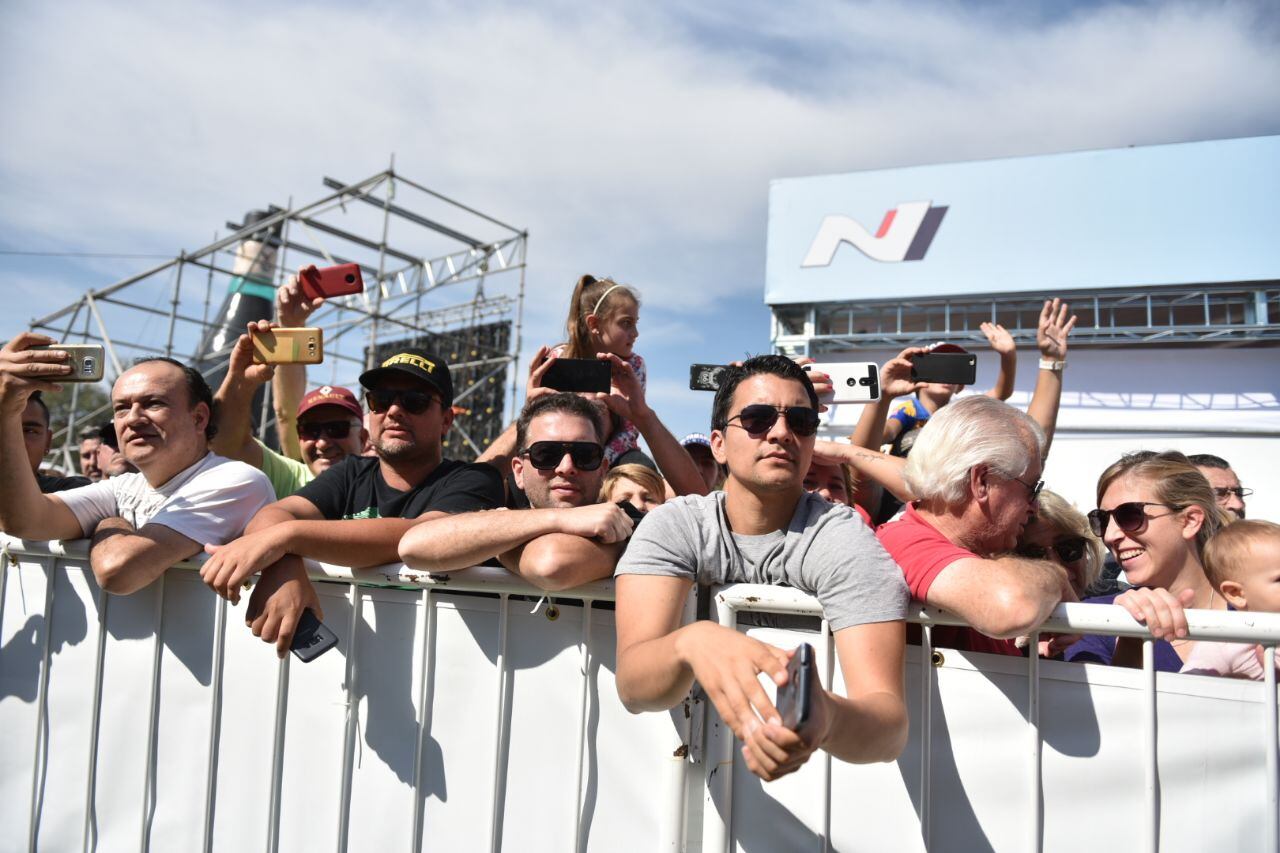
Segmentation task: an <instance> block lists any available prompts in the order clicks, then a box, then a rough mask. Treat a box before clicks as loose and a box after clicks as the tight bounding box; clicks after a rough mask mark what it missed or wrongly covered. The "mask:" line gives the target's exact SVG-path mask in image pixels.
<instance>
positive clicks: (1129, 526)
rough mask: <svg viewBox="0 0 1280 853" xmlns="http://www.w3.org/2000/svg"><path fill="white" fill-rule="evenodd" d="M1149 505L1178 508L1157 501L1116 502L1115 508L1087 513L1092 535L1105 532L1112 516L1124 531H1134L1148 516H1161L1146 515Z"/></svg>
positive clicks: (1140, 526) (1155, 516)
mask: <svg viewBox="0 0 1280 853" xmlns="http://www.w3.org/2000/svg"><path fill="white" fill-rule="evenodd" d="M1149 506H1162V507H1164V508H1165V509H1172V510H1177V509H1179V507H1174V506H1169V505H1168V504H1162V503H1157V502H1156V501H1129V502H1128V503H1122V504H1118V505H1117V506H1116V508H1115V509H1095V510H1092V511H1091V512H1090V513H1089V528H1090V529H1091V530H1092V531H1093V535H1094V536H1101V535H1103V534H1104V533H1105V532H1106V530H1107V525H1108V524H1109V523H1110V522H1111V519H1112V518H1114V519H1115V520H1116V526H1117V527H1119V528H1120V529H1121V530H1123V531H1124V532H1125V533H1136V532H1137V531H1139V530H1141V529H1142V527H1143V526H1144V525H1145V524H1146V523H1147V519H1148V518H1161V516H1158V515H1151V516H1149V515H1147V510H1146V508H1147V507H1149ZM1165 515H1168V513H1165Z"/></svg>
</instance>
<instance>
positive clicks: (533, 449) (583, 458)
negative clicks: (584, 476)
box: [520, 441, 604, 471]
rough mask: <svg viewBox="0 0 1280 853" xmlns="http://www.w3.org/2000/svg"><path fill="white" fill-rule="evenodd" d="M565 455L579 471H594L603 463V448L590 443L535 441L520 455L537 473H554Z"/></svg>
mask: <svg viewBox="0 0 1280 853" xmlns="http://www.w3.org/2000/svg"><path fill="white" fill-rule="evenodd" d="M566 453H567V454H569V457H570V458H571V459H572V460H573V467H574V468H577V469H578V470H579V471H594V470H596V469H597V468H599V467H600V463H602V462H603V461H604V448H603V447H601V446H600V445H598V444H593V443H592V442H590V441H535V442H534V443H533V444H531V445H529V449H528V450H525V451H523V452H522V453H521V454H520V455H521V456H527V457H529V464H530V465H532V466H533V467H534V468H537V469H538V470H539V471H554V470H555V469H556V468H558V467H560V462H561V460H563V459H564V455H565V454H566Z"/></svg>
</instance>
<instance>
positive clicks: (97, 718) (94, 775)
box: [80, 587, 111, 853]
mask: <svg viewBox="0 0 1280 853" xmlns="http://www.w3.org/2000/svg"><path fill="white" fill-rule="evenodd" d="M110 601H111V596H109V595H107V593H106V592H105V591H104V590H103V589H102V588H101V587H99V588H98V647H97V650H96V652H95V657H94V665H93V707H92V708H91V710H90V714H91V717H90V721H89V769H88V772H87V773H86V774H85V786H84V833H83V835H82V842H81V845H80V847H81V850H82V851H83V853H89V851H91V850H93V849H94V848H95V847H97V844H98V838H97V836H98V832H97V820H96V818H97V811H98V806H97V796H98V740H99V737H100V736H101V732H102V672H103V668H104V664H105V663H106V655H107V605H108V602H110Z"/></svg>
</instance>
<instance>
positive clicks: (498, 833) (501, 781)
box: [489, 593, 510, 853]
mask: <svg viewBox="0 0 1280 853" xmlns="http://www.w3.org/2000/svg"><path fill="white" fill-rule="evenodd" d="M500 601H501V605H500V606H501V610H500V612H499V616H498V658H497V670H498V702H497V705H498V719H497V726H496V729H497V731H496V735H495V737H494V744H493V791H492V794H491V797H492V798H491V801H490V806H489V850H490V851H491V853H498V851H499V850H500V849H501V847H502V802H503V792H504V789H505V787H506V780H507V770H506V762H505V758H506V756H505V754H504V753H505V745H506V733H507V732H506V729H507V726H506V714H507V627H508V625H507V623H508V612H509V609H510V608H509V607H508V603H509V601H508V597H507V594H506V593H502V594H501V596H500Z"/></svg>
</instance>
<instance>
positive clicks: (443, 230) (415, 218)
mask: <svg viewBox="0 0 1280 853" xmlns="http://www.w3.org/2000/svg"><path fill="white" fill-rule="evenodd" d="M394 179H397V180H404V179H403V178H400V176H399V175H396V176H395V178H394ZM324 185H325V186H326V187H339V186H342V182H341V181H336V180H334V179H333V178H325V179H324ZM359 200H360V201H363V202H367V203H369V204H374V205H376V204H377V203H378V202H376V201H374V200H373V199H371V198H369V197H368V196H360V197H359ZM387 209H388V210H389V211H391V212H392V213H394V214H395V215H396V216H399V217H401V218H403V219H407V220H409V221H410V222H412V223H414V224H415V225H421V226H422V227H423V228H430V229H431V230H432V231H436V232H438V233H440V234H443V235H444V236H446V237H450V238H452V239H454V240H457V241H458V242H459V243H467V244H468V245H470V246H471V248H473V249H481V248H484V246H485V244H484V242H483V241H481V240H477V239H476V238H474V237H468V236H467V235H466V234H463V233H462V232H461V231H455V230H454V229H452V228H450V227H449V226H447V225H441V224H440V223H439V222H436V221H434V220H431V219H428V218H427V217H425V216H421V215H419V214H417V213H414V212H413V211H412V210H406V209H405V208H403V207H399V206H397V205H394V204H393V205H391V206H389V207H388V208H387Z"/></svg>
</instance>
